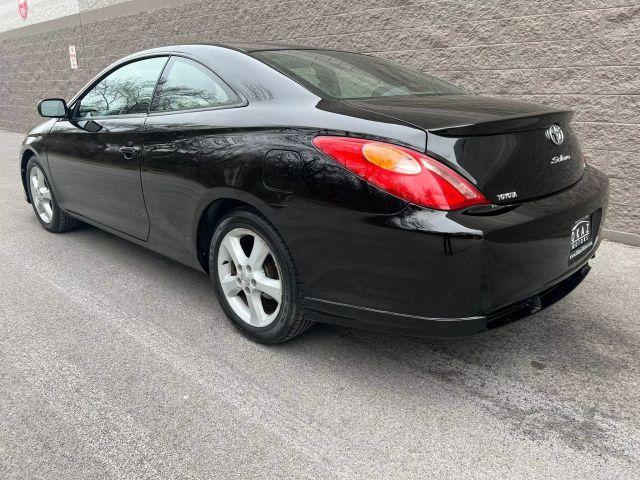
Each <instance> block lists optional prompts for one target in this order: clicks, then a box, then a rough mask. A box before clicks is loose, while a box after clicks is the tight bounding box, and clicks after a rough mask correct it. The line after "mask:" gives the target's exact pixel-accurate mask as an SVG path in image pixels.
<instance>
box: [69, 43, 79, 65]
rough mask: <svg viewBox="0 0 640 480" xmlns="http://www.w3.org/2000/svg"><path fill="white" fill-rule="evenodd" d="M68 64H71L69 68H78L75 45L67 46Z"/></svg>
mask: <svg viewBox="0 0 640 480" xmlns="http://www.w3.org/2000/svg"><path fill="white" fill-rule="evenodd" d="M69 62H70V63H71V68H73V69H76V68H78V58H77V57H76V46H75V45H69Z"/></svg>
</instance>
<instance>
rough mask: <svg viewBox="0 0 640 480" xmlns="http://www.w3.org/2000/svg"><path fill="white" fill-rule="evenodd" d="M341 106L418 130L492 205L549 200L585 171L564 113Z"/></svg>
mask: <svg viewBox="0 0 640 480" xmlns="http://www.w3.org/2000/svg"><path fill="white" fill-rule="evenodd" d="M347 103H349V104H350V105H351V106H354V107H358V108H361V109H365V110H368V111H371V112H376V113H378V114H384V115H386V116H388V117H392V118H395V119H397V120H402V121H404V122H407V123H410V124H412V125H414V126H416V127H418V128H421V129H423V130H425V131H426V132H427V153H428V154H429V155H432V156H433V157H434V158H438V159H440V160H442V161H443V162H444V163H446V164H448V165H449V166H451V167H452V168H454V169H456V170H457V171H458V172H460V173H461V174H463V175H465V176H466V177H467V178H468V179H469V180H471V181H472V182H473V183H474V184H475V185H476V186H477V187H478V189H479V190H480V191H481V192H482V193H483V194H484V195H485V196H486V197H487V198H488V199H489V200H491V201H492V202H493V203H496V204H508V203H514V202H517V201H522V200H530V199H533V198H537V197H542V196H545V195H550V194H552V193H555V192H558V191H560V190H563V189H565V188H568V187H570V186H571V185H573V184H574V183H576V182H577V181H578V180H579V179H580V178H581V177H582V174H583V172H584V160H583V158H582V152H581V150H580V145H579V143H578V141H577V138H576V135H575V133H574V131H573V130H572V128H571V127H570V125H569V124H570V121H571V118H572V117H573V113H572V112H569V111H559V110H554V109H550V108H548V107H544V106H540V105H532V104H526V103H522V102H514V101H505V100H501V99H492V98H487V97H480V96H475V95H443V96H415V97H412V96H409V97H378V98H374V99H364V100H355V101H354V100H350V101H348V102H347ZM554 126H555V127H554ZM557 127H559V130H560V132H558V131H557ZM550 128H553V129H554V131H553V135H552V134H551V133H552V132H551V131H550V130H549V129H550ZM560 136H562V139H561V140H562V141H559V140H560V138H559V137H560ZM554 139H555V140H556V141H554Z"/></svg>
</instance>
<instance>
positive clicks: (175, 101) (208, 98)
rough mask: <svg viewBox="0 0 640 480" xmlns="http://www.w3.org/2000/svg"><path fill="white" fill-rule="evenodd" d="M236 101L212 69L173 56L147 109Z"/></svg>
mask: <svg viewBox="0 0 640 480" xmlns="http://www.w3.org/2000/svg"><path fill="white" fill-rule="evenodd" d="M238 101H239V98H238V96H237V95H236V94H235V93H234V92H233V91H232V90H231V89H230V88H229V87H228V86H227V85H226V84H225V83H224V82H223V81H222V80H221V79H220V78H219V77H218V76H216V75H215V74H214V73H213V72H212V71H210V70H208V69H207V68H205V67H203V66H202V65H200V64H199V63H196V62H194V61H191V60H187V59H185V58H179V57H173V58H172V59H171V61H170V62H169V65H168V66H167V68H166V69H165V73H164V74H163V75H162V78H161V79H160V82H158V88H157V90H156V96H155V98H154V99H153V104H152V106H151V111H153V112H166V111H175V110H191V109H194V108H207V107H221V106H225V105H231V104H234V103H237V102H238Z"/></svg>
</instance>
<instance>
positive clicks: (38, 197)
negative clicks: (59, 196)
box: [26, 157, 80, 233]
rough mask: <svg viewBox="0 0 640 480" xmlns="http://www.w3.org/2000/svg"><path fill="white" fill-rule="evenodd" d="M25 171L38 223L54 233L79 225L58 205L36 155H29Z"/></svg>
mask: <svg viewBox="0 0 640 480" xmlns="http://www.w3.org/2000/svg"><path fill="white" fill-rule="evenodd" d="M26 173H27V185H28V188H29V198H31V205H32V206H33V211H34V212H35V214H36V217H37V219H38V221H39V222H40V225H42V226H43V227H44V228H45V229H47V230H49V231H50V232H54V233H61V232H66V231H67V230H71V229H74V228H76V227H77V226H78V225H80V221H79V220H76V219H75V218H72V217H70V216H69V215H67V214H66V213H65V212H64V211H62V209H61V208H60V207H59V206H58V202H56V198H55V196H54V194H53V191H52V190H51V183H50V182H49V179H48V178H47V176H46V175H45V173H44V170H43V168H42V165H40V162H38V160H37V159H36V157H31V159H30V160H29V162H28V163H27V172H26Z"/></svg>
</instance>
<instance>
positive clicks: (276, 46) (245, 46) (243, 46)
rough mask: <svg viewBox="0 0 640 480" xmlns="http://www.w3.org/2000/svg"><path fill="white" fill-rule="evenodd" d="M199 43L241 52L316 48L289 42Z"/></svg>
mask: <svg viewBox="0 0 640 480" xmlns="http://www.w3.org/2000/svg"><path fill="white" fill-rule="evenodd" d="M201 45H211V46H215V47H223V48H231V49H233V50H240V51H242V52H259V51H260V50H317V49H316V48H314V47H308V46H303V45H294V44H289V43H245V42H229V43H226V42H225V43H202V44H201Z"/></svg>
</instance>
